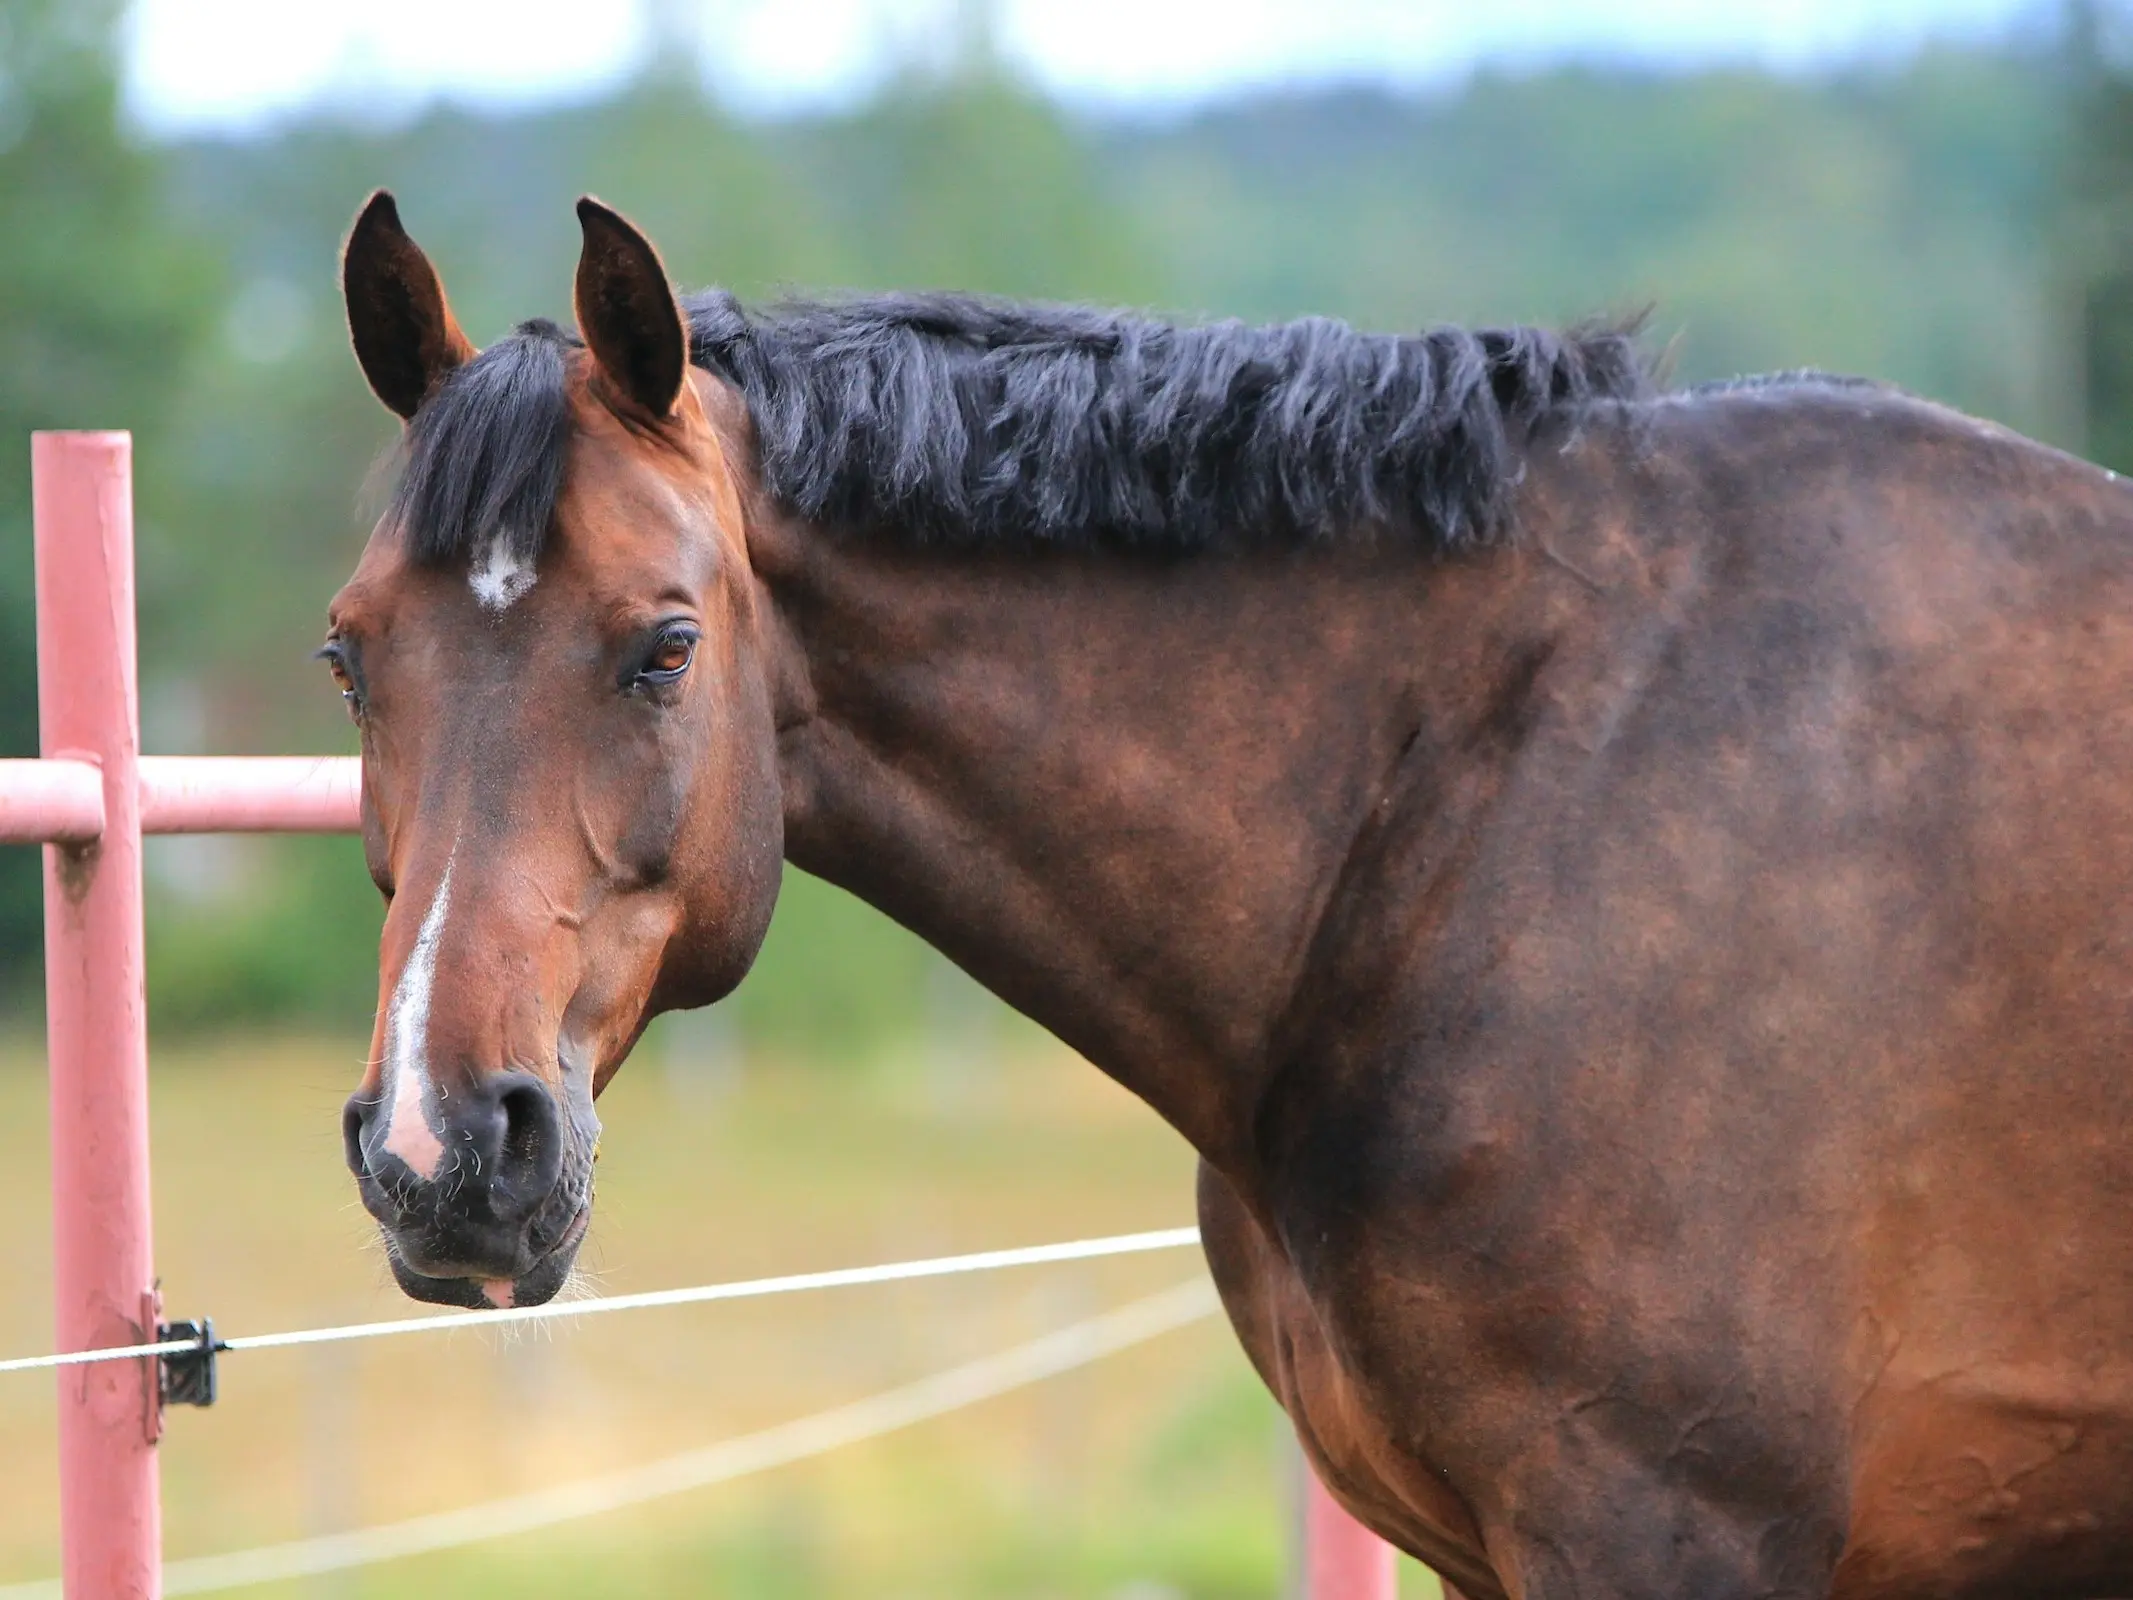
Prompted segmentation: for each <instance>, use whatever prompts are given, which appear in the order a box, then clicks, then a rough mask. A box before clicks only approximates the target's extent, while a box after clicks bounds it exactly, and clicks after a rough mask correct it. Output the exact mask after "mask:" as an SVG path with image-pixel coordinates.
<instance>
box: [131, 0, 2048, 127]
mask: <svg viewBox="0 0 2133 1600" xmlns="http://www.w3.org/2000/svg"><path fill="white" fill-rule="evenodd" d="M2046 15H2049V5H2048V0H989V3H988V0H365V4H363V5H361V6H343V5H333V4H315V3H311V0H135V6H134V10H133V14H132V17H131V20H130V23H129V32H128V71H127V95H128V103H129V105H130V107H131V109H132V112H133V115H134V116H135V117H136V119H137V120H138V121H139V122H140V123H141V124H142V125H143V126H144V127H147V128H148V129H150V130H151V131H156V132H165V133H182V132H192V131H205V130H210V129H220V130H227V131H241V130H245V129H255V128H259V127H263V126H269V125H271V124H272V123H273V122H274V121H275V120H276V119H277V118H280V117H284V116H287V115H288V114H290V113H291V112H295V111H299V110H302V109H305V108H307V107H313V106H319V105H331V106H335V107H337V108H339V109H342V110H347V111H353V112H355V113H357V114H369V115H377V116H383V117H393V116H399V115H405V114H408V113H410V112H412V111H415V110H418V109H420V108H421V107H422V106H424V105H426V104H428V103H430V102H431V101H433V100H436V99H439V98H448V99H454V100H458V101H462V102H469V103H475V104H487V105H510V104H527V103H533V102H539V101H542V100H554V99H563V98H578V97H584V96H588V95H594V94H598V93H599V92H601V91H602V90H603V89H606V88H608V87H610V86H612V85H614V84H615V83H617V82H619V81H621V80H622V79H624V78H626V77H628V76H629V75H630V74H632V73H634V72H636V71H638V70H641V69H642V68H643V67H644V66H645V65H646V64H647V62H649V61H651V60H654V59H658V60H662V61H673V60H679V61H683V62H688V61H689V60H690V58H691V57H692V56H693V57H694V69H695V70H699V71H700V72H701V73H702V74H703V76H704V77H705V79H706V80H707V81H708V82H709V83H710V84H711V85H712V86H713V87H715V88H716V89H717V90H718V91H719V92H720V93H721V94H722V95H724V96H725V97H726V98H728V99H729V100H731V101H732V102H733V103H735V104H736V105H739V106H741V107H743V108H744V109H750V110H755V111H758V112H764V113H777V112H783V111H794V110H803V109H809V108H814V107H820V106H823V105H834V104H839V103H848V102H850V101H852V100H855V99H858V98H861V97H863V96H864V95H865V94H866V92H867V91H868V89H869V88H870V87H872V86H873V85H875V84H877V83H878V82H879V81H880V80H881V79H882V77H883V76H884V75H885V74H887V73H888V72H890V71H892V70H894V69H895V68H896V67H897V66H898V65H899V64H909V63H914V62H915V63H923V62H924V61H926V60H927V59H928V58H929V57H938V56H939V55H941V54H942V53H944V52H945V51H946V50H947V49H949V48H950V47H951V46H950V41H954V40H956V39H959V38H962V37H965V36H967V34H968V32H969V31H970V30H971V29H972V28H973V27H989V29H990V31H991V33H992V36H993V39H994V47H995V48H996V49H997V50H998V52H999V53H1000V54H1001V55H1003V56H1004V57H1005V58H1007V59H1008V60H1009V61H1010V62H1011V63H1013V64H1014V65H1015V66H1016V67H1017V68H1018V69H1019V70H1021V71H1022V72H1024V73H1026V74H1027V75H1028V76H1030V77H1032V78H1033V79H1035V80H1036V81H1037V82H1038V83H1039V84H1041V85H1043V86H1044V87H1046V88H1048V89H1049V90H1051V91H1052V92H1053V93H1055V94H1057V95H1059V96H1060V97H1061V98H1063V99H1065V100H1067V101H1069V102H1075V103H1084V104H1089V105H1092V106H1098V107H1105V106H1131V107H1146V108H1159V107H1163V106H1176V105H1189V104H1191V103H1193V102H1195V101H1199V100H1205V99H1208V98H1211V97H1216V96H1220V95H1222V94H1225V93H1231V92H1236V91H1239V90H1242V89H1247V88H1252V87H1259V86H1264V85H1267V84H1271V83H1295V82H1314V81H1316V82H1324V81H1329V80H1351V81H1353V80H1362V81H1370V82H1379V83H1386V84H1391V85H1395V86H1408V87H1418V86H1429V85H1432V84H1441V83H1445V82H1449V81H1456V80H1457V79H1458V78H1459V77H1461V76H1463V75H1465V74H1466V73H1468V72H1470V71H1472V70H1473V69H1474V68H1475V67H1476V66H1477V65H1482V64H1495V65H1502V66H1506V67H1511V68H1514V69H1515V68H1520V67H1533V66H1539V65H1545V64H1547V63H1549V62H1552V61H1558V60H1562V59H1565V58H1583V59H1591V58H1595V57H1597V58H1605V59H1615V60H1621V59H1629V60H1636V61H1641V62H1648V63H1657V64H1661V65H1677V66H1693V65H1698V64H1703V63H1708V62H1712V61H1749V62H1759V63H1763V64H1767V65H1770V66H1774V67H1777V68H1780V69H1790V70H1812V69H1815V68H1818V67H1826V66H1829V65H1832V64H1836V63H1840V62H1844V61H1850V60H1855V59H1858V58H1861V57H1867V58H1874V57H1880V58H1886V57H1888V56H1891V55H1897V54H1900V53H1902V52H1903V51H1905V50H1907V49H1909V48H1911V47H1913V46H1915V45H1916V44H1918V43H1919V42H1921V41H1924V40H1927V39H1930V38H1936V37H1952V38H1976V37H1979V36H1981V35H1982V36H1993V35H1999V34H2005V33H2008V32H2011V31H2014V30H2016V29H2019V28H2023V27H2028V26H2034V25H2036V23H2037V22H2038V20H2039V18H2040V17H2042V16H2046ZM988 17H989V19H990V20H989V22H987V21H985V20H984V19H986V18H988Z"/></svg>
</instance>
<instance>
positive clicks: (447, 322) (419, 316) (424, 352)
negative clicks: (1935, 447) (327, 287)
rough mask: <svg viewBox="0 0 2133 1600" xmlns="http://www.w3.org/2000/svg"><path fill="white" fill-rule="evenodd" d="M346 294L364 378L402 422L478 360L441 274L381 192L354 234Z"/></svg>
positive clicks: (344, 274)
mask: <svg viewBox="0 0 2133 1600" xmlns="http://www.w3.org/2000/svg"><path fill="white" fill-rule="evenodd" d="M341 294H342V297H343V298H344V299H345V300H346V301H347V302H348V333H349V337H350V338H351V339H352V340H353V341H354V343H355V353H356V360H357V361H358V362H359V363H360V364H361V365H362V368H363V376H364V377H366V378H368V379H369V380H370V387H371V390H372V392H373V393H375V394H376V395H377V397H378V398H379V399H380V400H383V401H384V402H385V403H386V405H387V406H389V407H391V408H392V409H393V410H394V411H397V412H398V413H399V414H400V415H401V416H403V417H412V416H413V415H414V414H415V412H416V411H417V409H419V408H420V406H421V405H422V402H423V400H424V398H425V397H426V396H427V395H428V394H429V392H430V390H431V389H432V388H434V387H435V386H436V384H437V381H438V379H440V378H442V377H443V376H444V375H445V374H446V373H448V372H450V371H451V370H452V369H453V368H455V367H458V366H461V365H463V364H464V363H466V362H468V361H471V360H473V359H474V346H473V345H472V344H471V343H470V342H469V341H468V339H467V336H466V335H465V334H464V333H461V332H460V331H459V324H458V322H456V321H455V320H454V319H453V317H452V308H451V307H450V306H448V305H446V304H445V301H444V285H443V284H442V283H441V282H440V281H438V277H437V269H436V268H435V267H433V266H431V265H430V258H429V257H428V256H426V255H424V254H423V253H422V248H421V246H419V245H418V244H416V243H415V241H414V240H412V239H410V238H409V237H408V236H407V230H406V229H405V228H403V227H401V226H400V208H399V206H398V205H396V204H395V203H394V201H393V197H392V195H391V194H390V193H388V192H387V191H386V190H384V189H380V190H379V191H378V192H377V193H376V194H374V195H372V196H371V197H370V199H369V201H368V202H367V203H366V204H365V205H364V207H363V209H362V211H361V212H360V213H358V214H357V216H356V220H355V226H354V227H353V228H351V229H350V230H349V233H348V246H347V248H346V249H345V250H343V251H342V252H341Z"/></svg>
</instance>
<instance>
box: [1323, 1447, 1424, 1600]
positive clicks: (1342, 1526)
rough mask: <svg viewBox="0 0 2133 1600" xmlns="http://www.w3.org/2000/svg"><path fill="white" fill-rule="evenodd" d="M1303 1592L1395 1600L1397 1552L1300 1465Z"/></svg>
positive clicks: (1347, 1599) (1340, 1599)
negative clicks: (1301, 1481) (1359, 1520)
mask: <svg viewBox="0 0 2133 1600" xmlns="http://www.w3.org/2000/svg"><path fill="white" fill-rule="evenodd" d="M1304 1478H1305V1480H1306V1482H1305V1484H1304V1595H1305V1597H1306V1600H1396V1597H1397V1596H1398V1594H1399V1589H1400V1575H1399V1568H1398V1565H1397V1563H1398V1556H1397V1555H1396V1554H1395V1552H1394V1551H1393V1548H1392V1546H1391V1545H1389V1544H1387V1543H1386V1542H1385V1541H1384V1540H1383V1539H1380V1538H1379V1537H1378V1536H1377V1535H1376V1534H1374V1533H1372V1532H1371V1531H1370V1530H1369V1529H1368V1528H1366V1527H1364V1526H1363V1525H1362V1524H1361V1523H1360V1522H1358V1521H1356V1520H1355V1518H1353V1517H1351V1516H1349V1515H1348V1513H1347V1511H1346V1510H1345V1509H1344V1508H1343V1507H1342V1506H1341V1504H1340V1502H1339V1501H1337V1500H1335V1499H1334V1498H1333V1496H1332V1495H1330V1494H1328V1493H1326V1486H1325V1485H1324V1484H1322V1483H1320V1482H1319V1481H1318V1474H1317V1473H1315V1472H1312V1471H1311V1470H1310V1469H1309V1468H1308V1467H1307V1468H1306V1469H1305V1471H1304Z"/></svg>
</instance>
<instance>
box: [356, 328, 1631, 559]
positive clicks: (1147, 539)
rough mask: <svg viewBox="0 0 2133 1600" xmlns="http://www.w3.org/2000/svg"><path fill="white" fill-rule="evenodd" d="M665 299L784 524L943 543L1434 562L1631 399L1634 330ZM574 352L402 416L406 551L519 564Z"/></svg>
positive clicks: (397, 502) (1490, 528) (515, 338)
mask: <svg viewBox="0 0 2133 1600" xmlns="http://www.w3.org/2000/svg"><path fill="white" fill-rule="evenodd" d="M684 305H685V310H686V314H687V317H688V323H689V330H690V336H691V346H692V348H691V357H692V359H693V360H694V361H695V363H696V364H697V365H698V366H700V367H703V368H705V369H706V370H708V371H710V372H712V373H715V374H716V375H718V376H719V377H721V378H723V379H725V380H726V381H728V382H730V383H732V384H733V385H735V386H736V387H737V388H738V389H739V390H740V392H741V394H742V396H743V398H744V400H745V402H746V404H747V407H748V410H749V414H750V416H751V418H752V420H753V423H754V427H755V433H756V440H757V447H758V450H759V453H760V459H759V462H758V467H757V469H758V471H759V473H760V475H761V478H762V481H763V483H764V486H765V487H766V488H767V490H768V491H769V493H770V494H771V495H772V497H773V498H774V499H775V500H776V501H777V502H778V503H779V504H780V505H781V506H783V507H784V508H785V509H786V510H788V511H789V512H791V513H793V514H795V515H797V516H800V517H804V518H806V519H808V520H810V521H813V522H817V523H821V524H824V525H826V526H828V527H830V528H832V529H835V530H839V531H844V532H848V533H852V534H855V535H859V536H864V537H878V538H900V539H904V540H909V541H914V542H919V543H927V544H937V545H949V546H958V547H1000V546H1005V547H1013V548H1024V549H1027V548H1039V547H1047V546H1049V547H1058V548H1068V547H1076V546H1080V547H1088V546H1100V547H1107V548H1114V549H1127V550H1136V551H1142V552H1146V553H1149V554H1164V555H1179V554H1188V553H1192V552H1197V551H1209V550H1219V549H1224V548H1237V547H1240V546H1277V547H1278V546H1284V545H1302V544H1314V543H1322V542H1325V541H1328V540H1332V539H1336V538H1339V537H1343V536H1346V535H1349V534H1351V533H1360V534H1371V533H1378V532H1390V533H1393V534H1395V535H1399V536H1406V537H1412V538H1415V539H1417V540H1418V541H1420V542H1422V543H1424V544H1426V545H1428V546H1431V547H1434V548H1439V549H1456V548H1460V547H1463V546H1466V545H1471V544H1475V543H1479V542H1482V541H1485V540H1487V539H1490V538H1492V537H1495V536H1496V535H1498V534H1499V533H1500V532H1501V531H1502V530H1503V528H1504V527H1505V525H1506V523H1507V520H1508V515H1509V503H1510V497H1511V491H1512V489H1513V488H1514V487H1515V485H1516V484H1517V482H1518V479H1519V476H1520V473H1521V470H1522V466H1523V459H1524V450H1525V447H1526V445H1527V444H1528V442H1529V441H1530V440H1531V439H1532V438H1533V436H1534V435H1535V434H1536V432H1537V431H1538V430H1540V429H1541V428H1542V427H1543V426H1544V425H1546V424H1548V423H1550V422H1553V421H1558V420H1563V419H1574V417H1575V416H1576V414H1577V413H1579V412H1580V411H1581V410H1582V409H1584V408H1586V407H1588V406H1590V405H1591V404H1593V403H1595V402H1601V401H1626V400H1637V399H1642V398H1646V397H1647V396H1648V395H1649V394H1650V392H1651V387H1652V383H1651V375H1650V368H1649V364H1648V363H1647V361H1646V360H1645V358H1644V355H1643V353H1642V351H1641V349H1640V347H1639V344H1638V342H1637V337H1636V335H1637V326H1636V324H1634V323H1623V324H1613V325H1597V326H1592V327H1586V328H1581V329H1575V330H1572V331H1570V332H1567V333H1556V332H1551V331H1548V330H1545V329H1539V328H1527V327H1518V328H1507V329H1487V330H1467V329H1462V328H1435V329H1431V330H1428V331H1426V332H1423V333H1418V334H1412V335H1388V334H1367V333H1360V332H1358V331H1356V330H1355V329H1353V328H1351V327H1349V326H1347V325H1346V324H1345V323H1341V322H1336V321H1333V320H1330V319H1327V318H1316V317H1314V318H1309V319H1306V320H1303V321H1298V322H1289V323H1282V324H1279V325H1276V326H1271V327H1247V326H1244V325H1243V324H1240V323H1236V322H1218V323H1210V324H1204V325H1177V324H1172V323H1166V322H1161V321H1157V320H1154V319H1152V318H1148V317H1143V316H1137V315H1133V314H1129V313H1122V312H1108V311H1096V310H1089V309H1085V308H1081V307H1074V306H1033V305H1021V304H1015V303H1012V302H1006V301H999V300H992V299H986V298H982V297H978V296H972V295H951V294H894V295H879V296H869V297H863V298H853V299H848V300H836V301H813V302H810V301H798V302H789V303H786V304H783V305H780V306H776V307H773V308H771V309H769V310H765V311H750V310H748V309H745V308H744V307H742V306H741V304H740V303H739V302H738V301H737V300H736V299H734V297H733V296H731V295H729V294H726V293H724V292H722V291H711V292H708V293H704V294H700V295H695V296H691V297H689V298H688V299H687V300H686V301H685V302H684ZM573 342H574V341H573V340H571V338H570V336H569V335H567V334H565V333H563V332H562V331H561V330H559V329H557V328H556V327H555V325H554V324H552V323H546V322H535V323H526V324H523V325H521V326H520V327H519V328H518V329H517V330H516V331H515V332H514V333H513V334H512V335H511V336H509V337H508V338H506V339H503V340H501V341H499V342H498V343H496V344H494V345H491V346H490V347H489V348H488V349H486V350H484V351H482V352H481V354H480V355H479V356H477V357H476V358H475V359H474V360H473V361H471V362H469V363H467V364H466V365H465V366H463V367H461V368H459V369H458V370H457V371H456V372H454V373H452V374H451V375H450V376H449V377H448V378H446V379H445V381H444V382H443V383H441V384H440V385H439V386H438V388H437V390H436V392H435V393H434V394H433V395H432V396H431V397H430V398H429V400H428V401H427V402H426V403H425V404H424V406H423V408H422V410H421V411H420V412H418V413H417V414H416V417H415V419H414V422H413V423H412V424H411V425H410V427H409V428H408V430H407V435H406V444H405V465H404V470H403V472H402V474H401V478H400V483H399V487H398V489H397V491H396V493H395V495H394V497H393V505H392V508H391V511H392V514H393V515H395V516H396V517H398V518H399V519H400V520H401V523H402V526H403V527H404V528H405V530H406V532H405V535H404V536H405V537H406V538H408V539H409V541H410V548H411V550H412V552H413V553H414V555H415V556H416V557H417V558H418V559H421V560H426V561H443V560H446V559H449V558H451V557H453V556H455V555H458V554H462V553H466V552H470V551H473V550H477V549H482V548H486V547H488V546H490V545H491V544H492V543H495V542H499V541H500V542H501V543H502V545H503V547H504V548H506V549H508V550H509V551H510V552H511V553H512V554H513V555H515V556H518V557H520V558H523V559H527V560H531V559H532V558H533V557H534V556H536V555H537V554H538V552H539V547H540V544H541V543H542V541H543V539H544V537H545V535H546V531H547V527H548V523H549V521H550V520H551V519H552V517H553V514H554V508H555V501H556V497H557V495H558V494H559V493H560V492H561V487H562V478H563V465H564V458H565V455H566V453H567V443H568V438H569V431H570V417H569V406H568V402H567V398H566V395H565V359H564V352H565V350H566V349H567V347H568V346H569V345H570V344H571V343H573Z"/></svg>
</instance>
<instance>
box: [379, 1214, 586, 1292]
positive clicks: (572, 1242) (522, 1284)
mask: <svg viewBox="0 0 2133 1600" xmlns="http://www.w3.org/2000/svg"><path fill="white" fill-rule="evenodd" d="M591 1222H592V1205H591V1203H590V1202H589V1201H588V1203H587V1204H586V1205H585V1206H583V1207H582V1208H580V1210H579V1211H578V1214H577V1215H576V1216H575V1217H573V1218H572V1219H571V1222H570V1226H569V1227H567V1228H565V1229H564V1230H563V1236H562V1238H560V1239H558V1240H557V1241H556V1242H555V1244H554V1245H553V1246H552V1247H550V1249H549V1251H548V1253H547V1254H546V1255H544V1256H542V1257H540V1258H539V1259H538V1260H537V1261H535V1262H534V1263H533V1265H532V1266H530V1267H528V1268H527V1269H526V1270H525V1271H524V1272H522V1273H520V1274H519V1275H518V1276H517V1277H515V1278H492V1277H484V1276H481V1275H479V1274H474V1273H466V1274H444V1275H438V1276H432V1275H430V1274H429V1273H426V1272H417V1271H416V1270H415V1269H414V1268H413V1267H411V1266H409V1265H408V1264H407V1263H406V1262H405V1261H403V1260H402V1259H401V1258H400V1252H399V1251H397V1250H388V1252H387V1254H388V1256H389V1258H390V1259H391V1261H392V1269H393V1279H394V1281H395V1282H397V1283H398V1284H399V1285H400V1289H401V1292H402V1293H404V1294H406V1295H407V1296H408V1297H409V1298H410V1299H414V1300H422V1301H426V1302H428V1303H429V1304H431V1305H439V1306H459V1307H461V1308H462V1309H464V1310H468V1311H496V1310H502V1309H506V1308H510V1307H516V1306H538V1305H545V1304H547V1303H548V1302H549V1301H550V1300H553V1299H554V1298H555V1297H556V1294H557V1292H558V1291H559V1290H560V1289H561V1288H562V1287H563V1285H564V1284H565V1283H567V1282H569V1281H570V1269H571V1268H572V1267H573V1266H575V1265H576V1264H577V1260H578V1247H579V1246H580V1245H582V1244H583V1243H584V1242H585V1232H586V1229H587V1228H588V1227H589V1226H590V1224H591Z"/></svg>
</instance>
